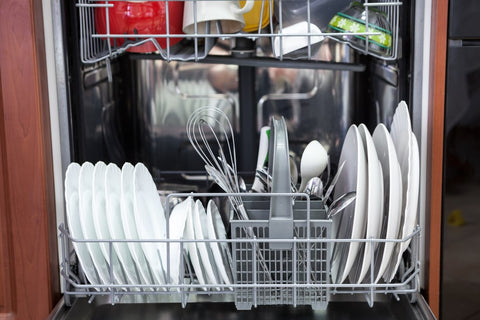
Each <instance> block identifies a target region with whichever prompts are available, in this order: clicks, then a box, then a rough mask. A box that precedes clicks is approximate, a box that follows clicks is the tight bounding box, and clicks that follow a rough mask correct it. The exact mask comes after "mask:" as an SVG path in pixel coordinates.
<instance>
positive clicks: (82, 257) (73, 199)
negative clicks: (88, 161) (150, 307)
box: [65, 162, 101, 284]
mask: <svg viewBox="0 0 480 320" xmlns="http://www.w3.org/2000/svg"><path fill="white" fill-rule="evenodd" d="M80 169H81V167H80V165H79V164H78V163H75V162H72V163H70V164H69V165H68V168H67V171H66V173H65V201H66V207H67V225H68V230H69V232H70V236H71V237H72V238H73V239H76V240H80V239H82V238H83V231H82V227H81V224H80V207H79V198H78V182H79V176H80ZM73 248H74V249H75V252H76V253H77V258H78V261H79V262H80V265H81V266H82V269H83V272H84V273H85V276H86V277H87V280H88V281H89V282H90V283H92V284H101V282H100V279H99V278H98V276H97V273H96V272H95V267H94V264H93V261H92V258H91V257H90V253H89V252H88V248H87V246H86V244H85V243H84V242H73Z"/></svg>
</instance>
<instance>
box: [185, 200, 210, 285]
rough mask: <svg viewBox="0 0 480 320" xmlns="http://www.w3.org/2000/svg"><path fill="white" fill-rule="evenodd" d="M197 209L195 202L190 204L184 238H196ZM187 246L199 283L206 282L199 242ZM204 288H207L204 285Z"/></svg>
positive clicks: (188, 243)
mask: <svg viewBox="0 0 480 320" xmlns="http://www.w3.org/2000/svg"><path fill="white" fill-rule="evenodd" d="M194 210H195V203H194V202H192V203H191V206H188V210H187V223H186V225H185V234H184V239H186V240H194V239H195V228H194V226H193V211H194ZM185 247H186V249H187V252H188V256H189V257H190V262H191V263H192V267H193V270H192V271H193V272H195V275H196V276H197V280H198V283H199V284H203V285H204V284H205V277H204V271H203V267H202V264H201V263H200V256H199V254H198V249H197V244H196V243H195V242H186V243H185ZM202 289H203V290H207V288H205V287H203V288H202Z"/></svg>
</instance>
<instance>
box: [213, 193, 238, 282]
mask: <svg viewBox="0 0 480 320" xmlns="http://www.w3.org/2000/svg"><path fill="white" fill-rule="evenodd" d="M226 238H227V232H226V230H225V226H224V225H223V221H222V217H221V216H220V212H219V211H218V208H217V206H216V205H215V202H214V201H213V200H210V201H208V205H207V239H218V240H225V239H226ZM210 248H211V249H212V253H213V258H214V259H215V264H216V266H217V270H218V273H219V276H220V277H221V279H222V280H223V283H225V284H231V283H232V282H233V275H232V274H233V272H232V267H233V259H232V254H231V252H230V249H229V247H228V243H227V242H210Z"/></svg>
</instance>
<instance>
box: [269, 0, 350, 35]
mask: <svg viewBox="0 0 480 320" xmlns="http://www.w3.org/2000/svg"><path fill="white" fill-rule="evenodd" d="M350 1H351V0H310V1H308V2H307V1H304V0H301V1H295V0H275V1H274V6H275V7H274V12H275V16H276V18H277V21H280V19H281V21H282V25H283V26H290V25H293V24H295V23H298V22H301V21H305V22H308V23H312V24H313V25H315V26H316V27H318V28H319V29H323V28H325V27H326V26H327V24H328V22H329V21H330V19H331V18H332V17H333V16H334V15H335V13H337V12H338V11H340V10H342V9H343V8H345V7H346V6H348V4H349V3H350ZM309 13H310V17H309V16H308V14H309ZM309 18H310V19H309Z"/></svg>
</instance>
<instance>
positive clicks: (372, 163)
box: [350, 123, 384, 283]
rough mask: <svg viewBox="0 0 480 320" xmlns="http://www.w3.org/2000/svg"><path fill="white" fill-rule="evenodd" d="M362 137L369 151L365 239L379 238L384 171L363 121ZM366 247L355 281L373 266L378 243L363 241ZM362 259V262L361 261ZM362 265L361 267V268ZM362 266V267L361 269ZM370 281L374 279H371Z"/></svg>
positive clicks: (360, 279)
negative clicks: (372, 262) (373, 256)
mask: <svg viewBox="0 0 480 320" xmlns="http://www.w3.org/2000/svg"><path fill="white" fill-rule="evenodd" d="M358 131H359V132H360V136H361V137H362V142H363V146H364V148H365V150H366V152H367V188H368V191H367V194H368V198H367V220H366V234H365V239H378V238H379V237H380V232H381V227H382V219H383V200H384V190H383V189H384V188H383V172H382V167H381V164H380V161H379V160H378V156H377V150H376V149H375V144H374V143H373V139H372V136H371V135H370V132H369V131H368V129H367V127H366V126H365V125H364V124H363V123H362V124H360V125H359V126H358ZM361 246H362V247H363V248H364V249H363V250H362V251H363V252H362V251H361V253H360V255H359V256H358V262H359V263H358V264H357V266H356V268H353V269H352V271H351V273H350V279H351V280H353V282H356V283H361V282H362V281H363V279H364V277H365V275H366V274H367V271H368V269H369V268H370V267H371V261H372V256H371V255H372V252H374V251H375V249H376V247H377V243H372V242H366V243H362V244H361ZM361 261H362V262H361ZM360 266H361V268H360ZM359 268H360V269H359ZM370 281H373V279H371V280H370Z"/></svg>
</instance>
